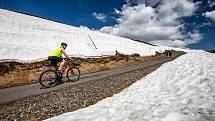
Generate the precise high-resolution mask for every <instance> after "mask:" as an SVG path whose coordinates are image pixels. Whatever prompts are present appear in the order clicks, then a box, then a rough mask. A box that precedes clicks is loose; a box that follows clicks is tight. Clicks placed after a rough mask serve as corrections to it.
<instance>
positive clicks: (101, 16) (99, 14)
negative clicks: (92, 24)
mask: <svg viewBox="0 0 215 121" xmlns="http://www.w3.org/2000/svg"><path fill="white" fill-rule="evenodd" d="M92 16H94V17H95V18H96V19H98V20H100V21H102V22H105V21H106V17H107V16H106V15H105V14H103V13H96V12H93V13H92Z"/></svg>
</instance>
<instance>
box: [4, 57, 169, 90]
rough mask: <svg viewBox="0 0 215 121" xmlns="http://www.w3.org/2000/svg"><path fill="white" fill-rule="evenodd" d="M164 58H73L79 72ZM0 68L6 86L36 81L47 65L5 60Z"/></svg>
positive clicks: (44, 62) (42, 62) (101, 69)
mask: <svg viewBox="0 0 215 121" xmlns="http://www.w3.org/2000/svg"><path fill="white" fill-rule="evenodd" d="M164 58H166V55H165V54H157V55H156V56H148V57H138V56H128V55H122V54H120V55H115V56H110V57H103V58H86V59H83V58H75V61H74V63H75V65H76V66H78V68H79V69H80V71H81V74H84V73H90V72H96V71H103V70H108V69H113V68H118V67H121V66H124V65H128V64H134V63H139V62H143V61H144V62H148V61H152V60H159V59H164ZM0 68H1V70H0V88H6V87H12V86H18V85H24V84H30V83H35V82H38V78H39V75H40V74H41V73H42V72H43V71H44V70H46V69H48V68H49V67H48V66H47V60H45V61H41V62H37V63H31V64H20V63H17V62H5V63H0Z"/></svg>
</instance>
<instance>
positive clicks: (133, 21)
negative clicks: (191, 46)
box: [100, 0, 197, 47]
mask: <svg viewBox="0 0 215 121" xmlns="http://www.w3.org/2000/svg"><path fill="white" fill-rule="evenodd" d="M133 3H135V4H136V5H131V4H133ZM146 4H147V5H146ZM158 4H159V5H158ZM155 5H156V7H154V6H155ZM196 9H197V5H196V4H195V3H193V2H192V1H188V0H162V1H161V0H151V1H150V0H127V4H126V5H123V7H122V10H121V11H117V13H119V14H120V17H119V18H118V19H116V21H117V22H118V24H116V25H114V26H106V27H103V28H101V29H100V31H102V32H105V33H109V34H114V35H118V36H122V37H127V38H131V39H138V40H144V41H148V42H152V41H153V42H155V41H166V40H168V41H169V42H168V43H171V42H172V41H173V42H174V43H176V45H177V43H178V45H179V46H180V47H181V46H186V45H187V44H188V43H187V42H184V43H185V44H182V43H180V42H179V41H177V40H181V41H186V40H185V39H187V38H189V36H187V35H184V32H183V29H184V24H183V21H181V20H180V18H181V17H186V16H191V15H193V14H194V11H195V10H196ZM163 43H165V42H163Z"/></svg>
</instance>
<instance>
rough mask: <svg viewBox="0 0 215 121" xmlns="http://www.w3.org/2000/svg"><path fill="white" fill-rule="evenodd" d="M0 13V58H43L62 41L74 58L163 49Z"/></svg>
mask: <svg viewBox="0 0 215 121" xmlns="http://www.w3.org/2000/svg"><path fill="white" fill-rule="evenodd" d="M0 16H1V17H0V60H2V59H18V60H36V59H40V58H46V57H47V55H48V53H49V52H51V51H53V50H54V49H55V48H56V47H59V45H60V43H61V42H62V41H64V42H67V43H68V44H69V46H68V48H67V50H66V51H67V52H68V53H69V55H73V56H76V57H86V56H87V57H88V56H105V55H114V54H115V51H116V50H117V51H118V52H120V53H123V54H133V53H139V54H140V55H142V56H147V55H153V54H155V52H156V51H158V52H163V51H164V50H165V48H162V47H158V46H157V47H156V46H151V45H148V44H144V43H140V42H136V41H132V40H130V39H125V38H122V37H117V36H113V35H108V34H104V33H101V32H96V31H91V30H89V29H86V28H77V27H73V26H69V25H65V24H60V23H57V22H53V21H49V20H45V19H41V18H37V17H33V16H28V15H24V14H20V13H15V12H11V11H8V10H4V9H0ZM91 39H92V40H91ZM93 43H94V44H95V45H96V47H95V46H94V44H93ZM96 48H97V49H96Z"/></svg>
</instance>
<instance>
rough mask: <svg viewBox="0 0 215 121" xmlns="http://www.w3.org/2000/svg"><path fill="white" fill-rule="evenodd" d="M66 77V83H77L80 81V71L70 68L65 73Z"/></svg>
mask: <svg viewBox="0 0 215 121" xmlns="http://www.w3.org/2000/svg"><path fill="white" fill-rule="evenodd" d="M66 77H67V79H68V81H78V80H79V79H80V70H79V69H78V68H77V67H71V68H70V69H69V70H68V71H67V73H66Z"/></svg>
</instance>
